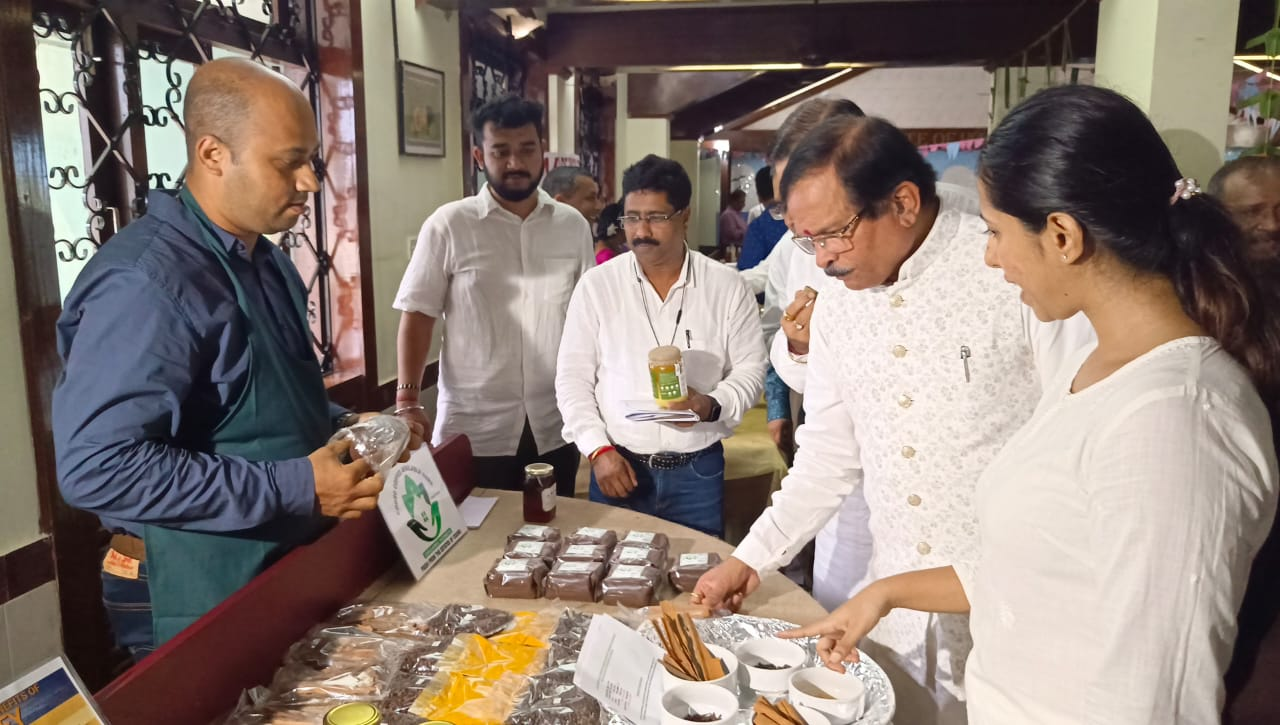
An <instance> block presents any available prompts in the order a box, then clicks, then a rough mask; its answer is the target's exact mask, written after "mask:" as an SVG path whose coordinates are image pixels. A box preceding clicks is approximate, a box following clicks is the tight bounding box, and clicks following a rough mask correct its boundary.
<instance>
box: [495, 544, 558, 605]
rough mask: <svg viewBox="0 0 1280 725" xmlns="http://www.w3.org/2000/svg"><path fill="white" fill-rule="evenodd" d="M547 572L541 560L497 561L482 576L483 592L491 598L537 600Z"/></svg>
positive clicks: (545, 565) (540, 594) (544, 563)
mask: <svg viewBox="0 0 1280 725" xmlns="http://www.w3.org/2000/svg"><path fill="white" fill-rule="evenodd" d="M526 543H534V542H526ZM547 571H548V570H547V564H546V562H545V561H543V560H542V559H499V560H497V561H496V562H494V565H493V567H492V568H491V569H489V573H487V574H485V575H484V591H485V593H486V594H488V595H489V596H491V597H501V598H505V599H538V598H539V597H541V596H542V591H543V586H544V582H545V581H546V578H547Z"/></svg>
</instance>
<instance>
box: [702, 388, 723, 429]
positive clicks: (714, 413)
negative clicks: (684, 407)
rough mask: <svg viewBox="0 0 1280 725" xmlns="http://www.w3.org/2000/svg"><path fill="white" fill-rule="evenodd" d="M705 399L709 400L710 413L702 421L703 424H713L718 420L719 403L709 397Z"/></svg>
mask: <svg viewBox="0 0 1280 725" xmlns="http://www.w3.org/2000/svg"><path fill="white" fill-rule="evenodd" d="M707 397H708V398H711V412H709V413H707V417H706V418H703V419H702V420H703V422H704V423H714V422H716V421H717V420H720V401H718V400H716V399H715V398H713V397H711V396H710V395H708V396H707Z"/></svg>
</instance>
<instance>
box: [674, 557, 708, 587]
mask: <svg viewBox="0 0 1280 725" xmlns="http://www.w3.org/2000/svg"><path fill="white" fill-rule="evenodd" d="M719 565H720V555H719V554H681V555H680V557H679V558H678V559H676V565H675V566H673V567H671V586H673V587H675V588H676V591H680V592H691V591H693V588H694V587H695V586H697V584H698V580H699V579H701V578H702V575H703V574H706V573H707V572H709V571H711V570H712V569H714V568H715V567H717V566H719Z"/></svg>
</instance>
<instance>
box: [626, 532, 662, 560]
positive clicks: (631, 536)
mask: <svg viewBox="0 0 1280 725" xmlns="http://www.w3.org/2000/svg"><path fill="white" fill-rule="evenodd" d="M618 545H619V546H647V547H649V548H650V549H662V551H663V553H664V554H665V553H667V552H669V551H671V540H670V539H669V538H667V535H666V534H660V533H657V532H654V531H628V532H627V535H626V536H624V537H622V539H621V540H619V541H618Z"/></svg>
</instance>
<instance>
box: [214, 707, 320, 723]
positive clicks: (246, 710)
mask: <svg viewBox="0 0 1280 725" xmlns="http://www.w3.org/2000/svg"><path fill="white" fill-rule="evenodd" d="M341 704H342V703H341V702H318V703H315V704H311V705H251V704H248V703H242V705H241V706H240V707H238V708H236V710H235V711H234V712H232V713H231V714H230V715H229V716H228V717H227V719H226V720H223V721H222V725H324V716H325V713H327V712H329V711H330V710H332V709H333V708H335V707H337V706H338V705H341Z"/></svg>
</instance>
